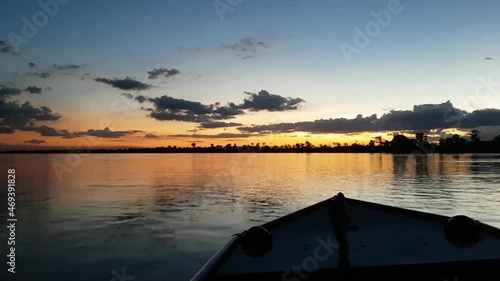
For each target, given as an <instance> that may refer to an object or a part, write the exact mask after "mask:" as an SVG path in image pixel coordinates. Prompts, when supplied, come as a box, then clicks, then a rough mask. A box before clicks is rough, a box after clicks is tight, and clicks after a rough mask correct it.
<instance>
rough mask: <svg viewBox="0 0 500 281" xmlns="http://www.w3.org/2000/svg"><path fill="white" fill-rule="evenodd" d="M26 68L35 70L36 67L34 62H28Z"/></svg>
mask: <svg viewBox="0 0 500 281" xmlns="http://www.w3.org/2000/svg"><path fill="white" fill-rule="evenodd" d="M28 66H29V67H30V68H35V67H37V65H36V63H34V62H29V63H28Z"/></svg>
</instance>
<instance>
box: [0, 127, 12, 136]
mask: <svg viewBox="0 0 500 281" xmlns="http://www.w3.org/2000/svg"><path fill="white" fill-rule="evenodd" d="M14 132H15V130H14V129H12V128H11V127H8V126H0V134H13V133H14Z"/></svg>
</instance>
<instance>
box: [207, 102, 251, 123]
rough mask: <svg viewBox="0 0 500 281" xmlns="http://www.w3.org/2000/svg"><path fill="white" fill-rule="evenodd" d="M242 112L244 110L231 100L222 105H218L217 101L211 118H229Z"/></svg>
mask: <svg viewBox="0 0 500 281" xmlns="http://www.w3.org/2000/svg"><path fill="white" fill-rule="evenodd" d="M244 113H245V112H244V111H243V110H241V109H240V106H238V105H236V104H234V103H232V102H230V103H228V104H227V105H224V106H220V104H219V103H216V104H215V108H214V110H213V114H212V118H213V119H216V120H221V119H230V118H234V117H235V116H237V115H242V114H244Z"/></svg>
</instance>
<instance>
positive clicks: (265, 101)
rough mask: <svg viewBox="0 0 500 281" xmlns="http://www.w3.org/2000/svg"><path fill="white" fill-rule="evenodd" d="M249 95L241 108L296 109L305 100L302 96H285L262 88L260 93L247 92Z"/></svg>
mask: <svg viewBox="0 0 500 281" xmlns="http://www.w3.org/2000/svg"><path fill="white" fill-rule="evenodd" d="M245 94H247V95H249V97H248V98H246V99H245V100H244V101H243V104H242V105H241V106H240V108H241V109H249V110H251V111H261V110H267V111H285V110H295V109H298V108H299V105H300V104H301V103H303V102H304V100H303V99H301V98H285V97H282V96H280V95H275V94H270V93H269V92H267V91H265V90H262V91H260V92H259V93H258V94H255V93H250V92H245Z"/></svg>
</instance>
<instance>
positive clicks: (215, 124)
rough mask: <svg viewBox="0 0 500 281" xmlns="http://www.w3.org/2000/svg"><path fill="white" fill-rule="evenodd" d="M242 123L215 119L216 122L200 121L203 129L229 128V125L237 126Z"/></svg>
mask: <svg viewBox="0 0 500 281" xmlns="http://www.w3.org/2000/svg"><path fill="white" fill-rule="evenodd" d="M241 125H242V124H241V123H234V122H228V123H226V122H220V121H215V122H202V123H200V128H203V129H215V128H227V127H236V126H241Z"/></svg>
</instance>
